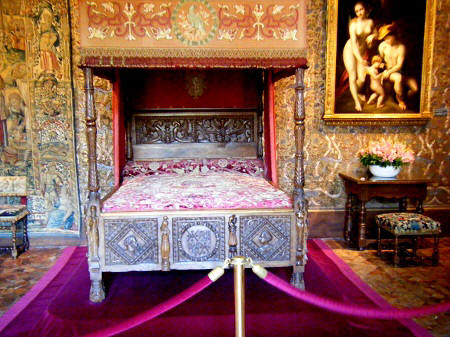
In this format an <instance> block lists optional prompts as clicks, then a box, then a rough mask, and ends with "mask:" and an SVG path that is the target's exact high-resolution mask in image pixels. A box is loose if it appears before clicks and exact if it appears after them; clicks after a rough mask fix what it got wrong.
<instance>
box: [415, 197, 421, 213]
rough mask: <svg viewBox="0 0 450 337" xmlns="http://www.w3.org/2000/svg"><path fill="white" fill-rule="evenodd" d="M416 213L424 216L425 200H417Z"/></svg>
mask: <svg viewBox="0 0 450 337" xmlns="http://www.w3.org/2000/svg"><path fill="white" fill-rule="evenodd" d="M416 212H417V213H419V214H423V200H421V199H419V200H417V207H416Z"/></svg>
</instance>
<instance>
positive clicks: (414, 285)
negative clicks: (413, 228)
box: [0, 238, 450, 337]
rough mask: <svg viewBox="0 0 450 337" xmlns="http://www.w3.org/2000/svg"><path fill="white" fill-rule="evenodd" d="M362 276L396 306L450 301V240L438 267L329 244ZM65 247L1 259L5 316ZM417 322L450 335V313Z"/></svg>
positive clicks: (427, 246)
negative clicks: (399, 262) (407, 263)
mask: <svg viewBox="0 0 450 337" xmlns="http://www.w3.org/2000/svg"><path fill="white" fill-rule="evenodd" d="M324 241H325V242H326V243H327V244H328V245H329V246H330V247H331V248H332V249H333V251H334V252H335V253H336V255H338V256H339V257H340V258H341V259H342V260H344V261H345V262H346V263H347V264H348V265H349V266H350V267H351V268H352V270H353V271H354V272H355V273H356V274H358V275H359V277H360V278H361V279H362V280H363V281H365V282H366V283H367V284H368V285H369V286H371V287H372V288H373V289H374V290H375V291H377V292H378V293H379V294H380V295H381V296H383V297H384V298H385V299H386V300H387V301H388V302H389V303H391V304H392V305H394V306H396V307H400V308H401V307H417V306H423V305H429V304H435V303H439V302H443V301H450V238H442V239H441V242H440V245H439V251H440V261H439V265H438V266H434V267H433V266H430V265H429V264H427V263H425V264H424V265H420V266H406V267H400V268H394V267H393V266H392V263H391V261H390V256H389V254H384V255H383V256H382V257H381V258H379V257H378V256H376V251H375V250H374V249H371V248H373V247H369V249H367V250H364V251H358V250H353V249H349V248H347V246H346V244H345V242H344V241H342V240H333V239H326V240H324ZM422 247H424V249H422V250H420V251H419V254H421V255H430V254H431V242H428V241H427V240H425V242H423V243H422ZM61 252H62V249H60V248H46V249H44V248H39V249H38V248H32V249H31V250H29V251H28V252H25V253H24V254H22V255H20V257H19V258H18V259H17V260H13V259H11V257H10V256H9V255H7V254H3V255H1V256H0V268H1V269H0V316H1V315H3V314H4V313H5V312H6V310H8V308H9V307H11V306H12V305H13V304H14V303H15V302H17V300H19V299H20V298H21V297H22V296H23V295H24V294H25V293H26V292H27V291H28V290H29V289H31V287H32V286H33V285H34V284H35V283H36V282H37V281H38V280H39V279H40V278H41V277H42V276H43V275H44V274H45V272H46V271H47V270H48V269H49V268H50V267H51V266H52V265H53V263H54V262H55V261H56V260H57V258H58V257H59V255H60V254H61ZM416 322H417V323H418V324H420V325H422V326H423V327H425V328H426V329H428V330H429V331H430V332H431V333H432V334H433V335H434V336H438V337H444V336H450V313H448V312H447V313H445V314H440V315H434V316H427V317H422V318H418V319H416Z"/></svg>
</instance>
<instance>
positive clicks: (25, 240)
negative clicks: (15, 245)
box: [23, 216, 30, 251]
mask: <svg viewBox="0 0 450 337" xmlns="http://www.w3.org/2000/svg"><path fill="white" fill-rule="evenodd" d="M23 244H24V248H23V250H24V251H25V250H28V249H29V248H30V240H29V239H28V216H26V217H25V219H24V223H23Z"/></svg>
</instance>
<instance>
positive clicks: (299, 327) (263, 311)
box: [0, 240, 431, 337]
mask: <svg viewBox="0 0 450 337" xmlns="http://www.w3.org/2000/svg"><path fill="white" fill-rule="evenodd" d="M308 247H309V261H308V264H307V268H306V272H305V282H306V288H307V290H308V291H310V292H313V293H315V294H318V295H320V296H324V297H328V298H332V299H335V300H339V301H342V302H344V303H355V304H361V305H373V306H374V307H378V308H389V307H390V306H389V304H387V302H385V301H384V300H383V299H382V298H381V297H380V296H379V295H377V294H376V293H375V292H374V291H373V290H371V289H370V288H369V287H368V286H367V285H366V284H364V282H362V281H361V280H360V279H359V278H358V277H357V276H356V275H355V274H354V273H353V272H352V271H351V270H350V268H349V267H348V266H347V265H346V264H345V263H344V262H343V261H342V260H340V259H339V258H338V257H337V256H336V255H335V254H334V253H333V252H332V250H331V249H329V248H328V247H327V246H326V245H325V244H324V243H323V242H322V241H321V240H309V242H308ZM271 271H272V272H274V273H276V274H277V275H278V276H279V277H282V278H285V279H289V277H290V273H291V268H273V269H271ZM206 274H207V271H204V270H203V271H171V272H170V273H164V272H130V273H111V274H106V275H105V281H106V282H105V283H106V287H107V298H106V300H105V301H104V302H103V303H101V304H92V303H90V302H89V300H88V297H89V284H90V282H89V274H88V267H87V261H86V248H85V247H70V248H67V249H66V250H65V251H64V253H63V254H62V256H61V257H60V258H59V260H58V261H57V262H56V264H55V265H54V267H53V268H52V269H51V270H50V271H49V272H48V273H47V274H46V275H45V276H44V278H43V279H42V280H41V281H39V283H38V284H36V286H35V287H33V289H32V290H31V291H30V292H29V293H28V294H26V295H25V296H24V297H23V298H22V299H21V300H20V301H19V302H18V303H17V304H16V305H14V306H13V307H12V308H11V309H10V310H9V311H8V312H7V313H6V314H5V315H4V316H3V317H1V318H0V336H64V337H68V336H83V335H84V334H87V333H89V332H93V331H96V330H99V329H102V328H104V327H108V326H112V325H114V324H116V323H118V322H121V321H122V320H124V319H127V318H130V317H133V316H134V315H136V314H139V313H141V312H143V311H144V310H147V309H149V308H152V307H153V306H155V305H156V304H158V303H161V302H163V301H165V300H167V299H169V298H170V297H172V296H173V295H176V294H177V293H179V292H180V291H182V290H184V289H186V288H187V287H188V286H190V285H192V284H193V283H195V282H196V281H198V280H199V279H201V278H202V277H204V276H205V275H206ZM232 274H233V273H232V272H231V271H230V270H227V271H226V272H225V275H224V276H223V277H222V278H221V279H219V280H218V281H217V282H215V283H214V284H212V285H211V286H210V287H209V288H207V289H205V290H204V291H203V292H201V293H200V294H198V295H197V296H195V297H193V298H192V299H190V300H188V301H187V302H185V303H183V304H181V305H180V306H178V307H176V308H175V309H173V310H171V311H169V312H167V313H165V314H163V315H162V316H160V317H157V318H155V319H153V320H151V321H148V322H146V323H145V324H143V325H141V326H139V327H136V328H133V329H131V330H128V331H127V332H125V333H122V334H120V336H177V337H191V336H192V337H194V336H195V337H201V336H208V337H211V336H224V337H225V336H226V337H230V336H234V298H233V275H232ZM246 334H247V336H258V337H266V336H267V337H268V336H277V337H279V336H344V337H349V336H382V335H383V334H384V335H386V336H431V335H430V334H429V333H428V332H427V331H426V330H425V329H423V328H421V327H420V326H418V325H417V324H415V323H414V322H413V321H412V320H402V321H389V320H369V319H362V318H353V317H350V316H343V315H340V314H335V313H332V312H329V311H325V310H323V309H319V308H317V307H314V306H312V305H309V304H305V303H302V302H300V301H299V300H296V299H294V298H292V297H289V296H287V295H285V294H284V293H281V292H280V291H279V290H277V289H275V288H273V287H272V286H270V285H268V284H267V283H265V282H264V281H262V280H260V279H259V278H257V277H256V276H255V275H254V274H253V273H252V272H251V270H247V271H246Z"/></svg>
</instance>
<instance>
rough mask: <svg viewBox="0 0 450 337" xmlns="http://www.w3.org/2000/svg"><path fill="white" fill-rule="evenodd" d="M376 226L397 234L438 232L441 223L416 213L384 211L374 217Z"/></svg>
mask: <svg viewBox="0 0 450 337" xmlns="http://www.w3.org/2000/svg"><path fill="white" fill-rule="evenodd" d="M375 221H376V223H377V225H378V226H381V227H383V228H385V229H386V230H388V231H390V232H391V233H394V234H397V235H407V234H439V233H440V232H441V224H440V223H439V222H437V221H435V220H433V219H431V218H430V217H427V216H425V215H422V214H418V213H385V214H379V215H377V216H376V217H375Z"/></svg>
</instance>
